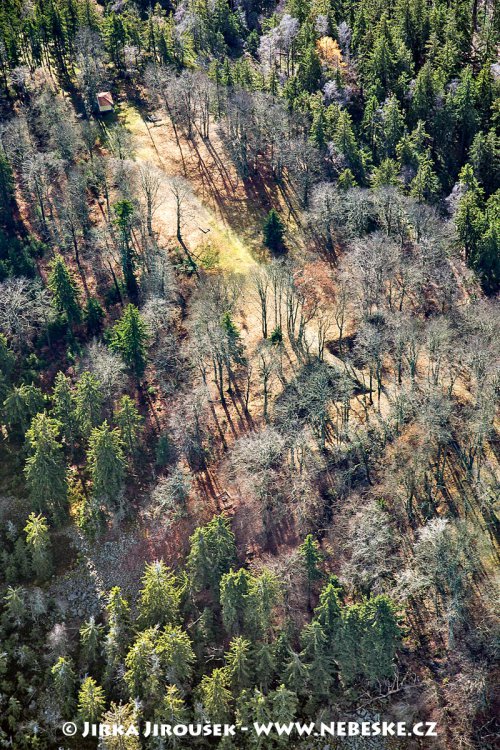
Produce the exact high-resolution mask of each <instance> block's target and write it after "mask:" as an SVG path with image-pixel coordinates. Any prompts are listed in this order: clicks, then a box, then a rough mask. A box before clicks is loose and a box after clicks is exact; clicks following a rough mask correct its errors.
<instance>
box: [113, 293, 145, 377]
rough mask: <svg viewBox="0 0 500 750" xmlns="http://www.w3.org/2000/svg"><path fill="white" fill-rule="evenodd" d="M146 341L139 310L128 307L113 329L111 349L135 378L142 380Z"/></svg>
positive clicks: (132, 306)
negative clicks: (120, 357)
mask: <svg viewBox="0 0 500 750" xmlns="http://www.w3.org/2000/svg"><path fill="white" fill-rule="evenodd" d="M148 339H149V336H148V332H147V328H146V324H145V322H144V320H143V319H142V317H141V314H140V312H139V310H138V309H137V308H136V307H134V305H128V306H127V307H126V308H125V311H124V313H123V316H122V317H121V319H120V320H119V321H118V323H117V324H116V325H115V327H114V328H113V331H112V336H111V348H112V349H113V350H114V351H116V352H118V353H119V354H121V356H122V357H123V361H124V362H125V364H127V365H128V366H129V367H130V369H131V370H132V372H133V373H134V375H135V376H136V377H137V378H142V376H143V375H144V370H145V369H146V350H147V344H148Z"/></svg>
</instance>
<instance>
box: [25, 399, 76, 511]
mask: <svg viewBox="0 0 500 750" xmlns="http://www.w3.org/2000/svg"><path fill="white" fill-rule="evenodd" d="M59 434H60V425H59V422H57V421H56V420H55V419H51V418H50V417H49V416H48V415H47V414H45V413H42V414H37V416H36V417H34V419H33V421H32V423H31V427H30V428H29V430H28V432H27V433H26V440H27V443H28V450H29V453H30V455H29V456H28V458H27V460H26V465H25V468H24V474H25V477H26V482H27V484H28V488H29V492H30V497H31V501H32V503H33V505H34V506H35V508H38V509H39V510H40V511H42V512H44V513H45V512H48V513H49V514H50V515H51V516H52V517H53V518H54V519H55V520H56V521H61V520H62V518H63V517H64V515H65V513H66V510H67V500H68V479H67V472H66V466H65V463H64V457H63V451H62V446H61V444H60V443H59V441H58V438H59Z"/></svg>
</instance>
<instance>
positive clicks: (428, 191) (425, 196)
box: [410, 153, 441, 203]
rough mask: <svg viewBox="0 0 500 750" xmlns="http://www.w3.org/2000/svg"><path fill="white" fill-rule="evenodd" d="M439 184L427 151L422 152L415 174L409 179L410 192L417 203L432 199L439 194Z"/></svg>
mask: <svg viewBox="0 0 500 750" xmlns="http://www.w3.org/2000/svg"><path fill="white" fill-rule="evenodd" d="M440 189H441V185H440V184H439V179H438V177H437V175H436V173H435V172H434V168H433V165H432V159H431V157H430V154H429V153H426V154H422V155H421V156H420V157H419V159H418V169H417V174H416V175H415V177H414V178H413V180H412V181H411V185H410V193H411V195H413V196H414V197H415V198H416V199H417V200H418V201H419V203H423V202H424V201H433V200H435V198H436V197H437V195H438V194H439V192H440Z"/></svg>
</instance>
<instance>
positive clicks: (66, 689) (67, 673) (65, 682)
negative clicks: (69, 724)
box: [50, 656, 76, 716]
mask: <svg viewBox="0 0 500 750" xmlns="http://www.w3.org/2000/svg"><path fill="white" fill-rule="evenodd" d="M50 673H51V675H52V679H53V682H54V692H55V694H56V699H57V703H58V706H59V710H60V711H61V714H62V715H63V716H71V715H72V711H73V710H74V708H75V689H76V674H75V671H74V669H73V663H72V661H71V659H68V658H66V657H64V656H60V657H59V659H58V660H57V661H56V663H55V664H54V665H53V667H52V668H51V670H50Z"/></svg>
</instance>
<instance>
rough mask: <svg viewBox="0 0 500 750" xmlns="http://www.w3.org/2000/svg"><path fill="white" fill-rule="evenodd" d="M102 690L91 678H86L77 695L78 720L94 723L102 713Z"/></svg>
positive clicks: (103, 704) (103, 701) (103, 706)
mask: <svg viewBox="0 0 500 750" xmlns="http://www.w3.org/2000/svg"><path fill="white" fill-rule="evenodd" d="M104 708H105V699H104V690H103V689H102V687H100V685H98V684H97V682H96V681H95V680H94V678H93V677H86V678H85V679H84V681H83V682H82V685H81V687H80V692H79V693H78V718H79V719H80V721H88V722H90V723H96V722H98V721H99V719H100V718H101V716H102V714H103V713H104Z"/></svg>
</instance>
